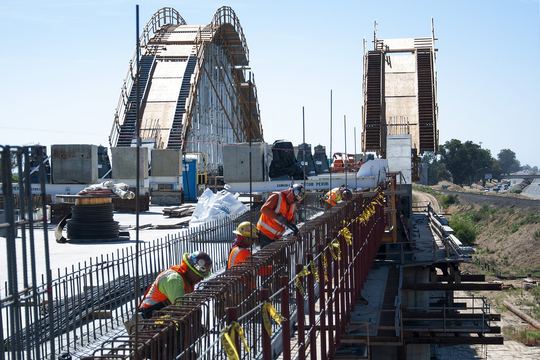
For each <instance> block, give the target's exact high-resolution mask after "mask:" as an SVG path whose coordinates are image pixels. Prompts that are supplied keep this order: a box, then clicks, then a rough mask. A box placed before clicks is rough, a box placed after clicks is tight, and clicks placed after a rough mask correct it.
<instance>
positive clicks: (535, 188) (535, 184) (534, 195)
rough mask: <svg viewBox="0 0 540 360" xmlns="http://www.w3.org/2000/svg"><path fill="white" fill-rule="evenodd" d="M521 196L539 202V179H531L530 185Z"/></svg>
mask: <svg viewBox="0 0 540 360" xmlns="http://www.w3.org/2000/svg"><path fill="white" fill-rule="evenodd" d="M521 194H522V195H525V196H527V197H530V198H531V199H535V200H540V179H533V181H532V182H531V184H530V185H529V186H527V187H526V188H524V189H523V192H522V193H521Z"/></svg>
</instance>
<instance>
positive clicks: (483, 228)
mask: <svg viewBox="0 0 540 360" xmlns="http://www.w3.org/2000/svg"><path fill="white" fill-rule="evenodd" d="M432 189H433V190H436V191H438V192H440V193H442V194H450V195H457V200H458V203H457V204H455V205H452V206H450V207H449V208H448V209H442V211H443V212H445V213H447V214H450V216H447V217H448V218H450V219H451V217H452V216H453V215H455V216H458V214H464V213H467V212H479V211H480V210H481V209H482V208H483V207H484V209H485V206H484V205H487V206H488V207H489V211H488V214H489V215H488V216H487V217H486V218H483V219H482V220H480V221H478V222H477V223H476V224H475V226H476V231H477V237H476V241H475V242H476V244H475V245H474V247H475V250H476V253H475V255H473V259H474V260H475V261H474V262H471V263H464V264H462V265H461V270H462V272H468V273H473V274H481V273H483V274H486V280H487V281H498V282H502V283H503V289H504V290H503V291H476V292H474V295H475V296H484V297H486V298H487V299H488V301H489V303H490V304H491V306H492V307H494V309H493V310H492V311H493V312H495V313H500V314H501V315H502V317H501V322H500V323H499V324H498V325H499V326H501V328H502V330H503V334H504V335H505V340H506V341H508V343H507V344H513V345H512V349H511V353H514V355H516V356H517V355H519V356H521V357H520V358H523V359H537V358H539V357H538V356H539V354H538V353H536V352H535V353H534V355H530V354H528V353H529V352H530V350H528V349H530V348H528V347H525V346H522V345H520V344H518V343H514V342H512V341H509V340H511V339H516V338H517V334H518V333H519V332H520V331H523V330H526V329H530V324H528V323H527V322H525V321H523V320H522V319H520V318H519V317H517V316H516V315H515V314H513V313H511V312H510V311H509V310H507V309H506V307H504V306H503V305H502V302H503V301H505V300H506V301H508V302H509V303H511V304H513V305H514V306H517V307H518V308H519V309H520V310H521V311H523V312H525V313H527V314H528V315H530V316H532V317H533V318H535V319H536V320H539V321H540V317H539V316H538V306H539V304H538V301H537V298H536V297H535V295H534V293H533V292H532V291H530V290H528V289H526V282H525V281H524V279H523V277H525V276H527V275H529V274H532V275H536V276H538V274H540V201H537V200H529V199H524V198H522V197H519V196H509V195H495V194H488V193H483V192H481V190H480V191H478V190H477V191H456V190H461V189H459V187H457V186H450V187H448V190H442V189H441V187H440V186H438V187H432ZM420 193H421V192H420ZM428 195H429V196H428ZM414 196H415V193H414V192H413V199H414ZM416 199H417V201H427V199H429V201H431V202H433V201H436V199H435V197H434V196H433V195H430V194H427V193H421V194H420V195H419V196H418V197H417V198H416ZM413 203H414V200H413ZM495 273H497V274H499V273H501V275H502V277H496V276H495ZM460 295H467V296H471V295H472V292H456V296H460Z"/></svg>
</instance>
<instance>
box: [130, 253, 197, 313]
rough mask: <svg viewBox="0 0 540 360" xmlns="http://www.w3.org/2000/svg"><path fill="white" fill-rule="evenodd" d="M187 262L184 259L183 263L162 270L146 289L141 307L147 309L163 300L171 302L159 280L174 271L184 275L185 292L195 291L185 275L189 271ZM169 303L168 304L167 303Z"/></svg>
mask: <svg viewBox="0 0 540 360" xmlns="http://www.w3.org/2000/svg"><path fill="white" fill-rule="evenodd" d="M187 268H188V267H187V264H186V263H185V262H184V260H182V263H181V264H180V265H175V266H171V267H170V268H168V269H167V270H165V271H162V272H161V273H160V274H159V275H158V276H157V278H156V280H154V282H153V283H152V285H150V287H149V288H148V290H146V293H145V294H144V298H143V299H142V301H141V303H140V304H139V309H146V308H148V307H150V306H153V305H156V304H158V303H161V302H165V301H166V302H167V303H168V302H169V300H168V298H167V295H165V294H164V293H162V292H161V291H159V288H158V286H159V282H160V281H161V280H162V279H163V278H164V277H165V276H167V275H169V274H171V273H172V272H177V273H179V274H180V275H181V276H182V280H183V283H184V293H186V294H189V293H191V292H193V286H192V285H191V284H190V283H188V282H187V280H186V278H185V277H184V274H185V273H186V271H187ZM167 305H168V304H167Z"/></svg>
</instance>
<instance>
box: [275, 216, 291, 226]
mask: <svg viewBox="0 0 540 360" xmlns="http://www.w3.org/2000/svg"><path fill="white" fill-rule="evenodd" d="M276 220H277V221H279V222H280V223H281V224H283V225H285V226H287V223H288V222H289V220H287V218H286V217H285V216H283V214H279V215H278V216H277V218H276Z"/></svg>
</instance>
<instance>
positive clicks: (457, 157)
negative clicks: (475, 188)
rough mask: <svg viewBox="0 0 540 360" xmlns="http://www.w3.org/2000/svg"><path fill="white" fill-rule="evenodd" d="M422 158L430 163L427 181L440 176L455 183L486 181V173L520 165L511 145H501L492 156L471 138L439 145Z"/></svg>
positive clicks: (500, 172)
mask: <svg viewBox="0 0 540 360" xmlns="http://www.w3.org/2000/svg"><path fill="white" fill-rule="evenodd" d="M422 162H423V163H427V164H429V172H428V183H429V185H435V184H437V183H438V182H439V181H443V180H448V181H452V182H453V183H454V184H458V185H470V184H471V183H473V182H476V181H482V182H483V183H485V174H491V176H492V178H493V179H497V178H500V177H501V175H503V174H509V173H512V172H515V171H518V170H520V169H521V165H520V163H519V161H518V160H517V159H516V154H515V153H514V152H513V151H512V150H510V149H502V150H501V151H500V152H499V154H497V159H495V158H493V156H492V155H491V151H489V150H488V149H483V148H482V147H480V145H478V144H475V143H473V142H472V141H466V142H464V143H462V142H461V141H460V140H456V139H452V140H450V141H447V142H446V143H444V144H443V145H439V152H438V154H437V155H435V154H434V153H433V152H431V153H424V155H423V156H422Z"/></svg>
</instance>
